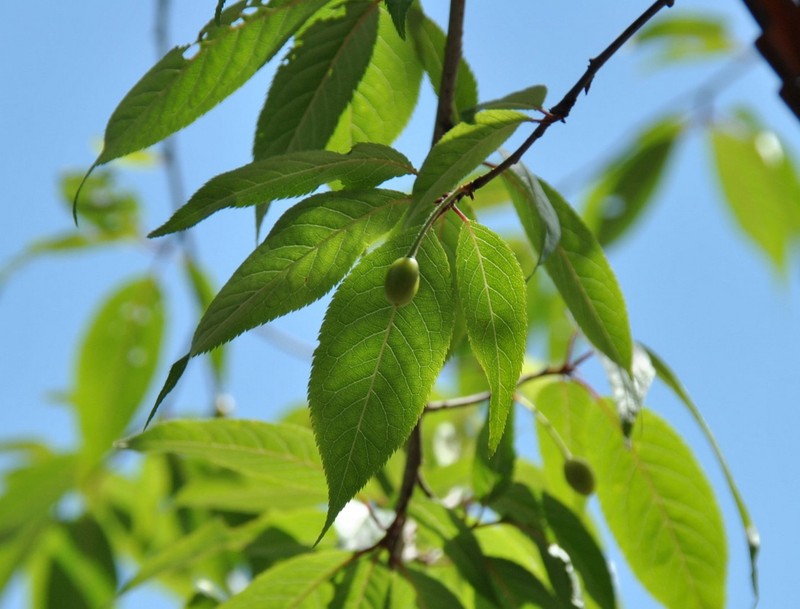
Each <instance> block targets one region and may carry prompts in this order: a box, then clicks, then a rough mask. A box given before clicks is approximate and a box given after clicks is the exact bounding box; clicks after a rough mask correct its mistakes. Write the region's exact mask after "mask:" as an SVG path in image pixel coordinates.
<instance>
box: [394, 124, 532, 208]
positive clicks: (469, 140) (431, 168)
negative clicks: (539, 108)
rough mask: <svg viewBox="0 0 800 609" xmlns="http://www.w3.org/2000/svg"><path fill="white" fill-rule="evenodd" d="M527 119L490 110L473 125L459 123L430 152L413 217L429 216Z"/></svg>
mask: <svg viewBox="0 0 800 609" xmlns="http://www.w3.org/2000/svg"><path fill="white" fill-rule="evenodd" d="M526 120H527V117H526V116H525V115H524V114H520V113H519V112H512V111H510V110H486V111H484V112H480V113H478V114H476V115H475V121H474V122H473V123H459V124H458V125H456V126H455V127H453V128H452V129H451V130H450V131H448V132H447V133H445V134H444V136H443V137H442V139H440V140H439V141H438V142H437V143H436V145H435V146H434V147H433V148H432V149H431V151H430V152H429V153H428V157H427V158H426V159H425V162H424V163H423V164H422V168H421V169H420V171H419V176H418V177H417V180H416V181H415V182H414V190H413V204H412V208H411V211H410V213H409V218H413V217H414V216H420V215H422V216H423V217H424V216H427V214H428V211H429V210H430V209H431V207H432V206H433V203H434V202H435V201H436V200H437V199H438V198H439V197H441V196H442V195H445V194H447V192H448V191H449V190H450V189H451V188H452V187H453V186H455V185H456V184H457V183H458V181H459V180H461V179H462V178H463V177H464V176H466V175H467V174H469V173H470V172H471V171H472V170H473V169H475V168H476V167H477V166H478V165H480V164H481V163H482V162H483V161H484V160H486V157H488V156H489V155H490V154H492V153H493V152H494V151H495V150H497V149H498V148H499V147H500V146H502V145H503V142H505V141H506V140H507V139H508V138H509V137H511V134H512V133H514V131H515V130H516V129H517V127H519V125H520V124H521V123H522V122H524V121H526Z"/></svg>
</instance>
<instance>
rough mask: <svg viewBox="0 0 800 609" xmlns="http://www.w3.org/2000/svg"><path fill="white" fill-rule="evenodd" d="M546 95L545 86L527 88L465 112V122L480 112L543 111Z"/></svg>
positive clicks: (482, 103)
mask: <svg viewBox="0 0 800 609" xmlns="http://www.w3.org/2000/svg"><path fill="white" fill-rule="evenodd" d="M546 95H547V87H545V86H544V85H534V86H532V87H527V88H525V89H522V90H520V91H514V92H513V93H509V94H508V95H505V96H503V97H501V98H499V99H493V100H491V101H487V102H481V103H480V104H478V105H477V106H475V107H474V108H470V109H469V110H467V111H465V112H464V120H467V121H468V120H471V119H470V117H472V116H474V115H475V113H476V112H479V111H480V110H541V109H542V105H543V104H544V98H545V96H546Z"/></svg>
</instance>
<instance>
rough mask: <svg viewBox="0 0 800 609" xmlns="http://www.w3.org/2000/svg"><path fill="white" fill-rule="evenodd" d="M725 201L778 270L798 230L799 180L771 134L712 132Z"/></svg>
mask: <svg viewBox="0 0 800 609" xmlns="http://www.w3.org/2000/svg"><path fill="white" fill-rule="evenodd" d="M711 144H712V148H713V152H714V161H715V163H716V168H717V174H718V176H719V180H720V185H721V186H722V192H723V194H724V195H725V200H726V202H727V203H728V206H729V207H730V209H731V211H732V212H733V215H734V217H735V218H736V221H737V222H738V223H739V227H740V228H741V229H742V231H743V232H744V233H745V234H746V235H747V236H748V237H750V239H752V240H753V241H754V242H755V243H756V245H758V246H759V247H760V248H761V249H762V250H763V252H764V253H765V254H767V256H769V258H770V260H771V261H772V263H773V264H774V265H775V266H776V267H777V269H778V270H784V267H785V264H786V255H787V251H788V249H789V246H790V242H791V240H792V238H793V237H795V236H796V235H797V234H798V232H800V179H798V175H797V171H796V170H795V168H794V167H793V166H792V162H791V160H790V159H789V157H788V155H787V154H786V151H785V150H784V149H783V147H782V145H781V143H780V140H778V138H777V136H776V135H775V134H774V133H772V132H770V131H756V130H755V129H745V128H742V130H741V131H733V130H731V131H727V130H724V129H722V128H715V129H713V130H712V131H711Z"/></svg>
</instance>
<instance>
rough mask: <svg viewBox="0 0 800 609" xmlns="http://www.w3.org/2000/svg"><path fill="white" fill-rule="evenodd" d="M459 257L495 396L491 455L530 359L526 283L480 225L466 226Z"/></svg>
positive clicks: (474, 334)
mask: <svg viewBox="0 0 800 609" xmlns="http://www.w3.org/2000/svg"><path fill="white" fill-rule="evenodd" d="M456 254H457V255H456V285H457V287H458V295H459V301H460V305H461V310H462V311H463V313H464V319H465V321H466V325H467V335H468V336H469V342H470V345H471V347H472V351H473V353H474V354H475V356H476V357H477V359H478V361H479V362H480V364H481V366H482V367H483V371H484V373H485V374H486V378H487V380H488V381H489V388H490V390H491V392H492V396H491V398H490V401H489V454H490V455H491V454H493V453H494V451H495V450H496V449H497V446H498V445H499V444H500V439H501V438H502V436H503V430H504V429H505V424H506V417H507V416H508V412H509V410H510V409H511V406H512V400H513V395H514V391H515V389H516V386H517V381H518V380H519V374H520V371H521V370H522V360H523V358H524V357H525V343H526V340H527V331H528V322H527V302H526V292H525V278H524V277H523V276H522V269H521V268H520V266H519V263H518V262H517V259H516V257H515V256H514V253H513V252H512V251H511V248H509V247H508V245H507V244H506V242H505V241H503V239H501V238H500V237H498V236H497V235H496V234H495V233H494V232H492V231H491V230H490V229H488V228H486V227H484V226H482V225H480V224H477V223H474V222H470V223H469V224H465V225H464V227H463V228H462V229H461V235H460V236H459V239H458V249H457V251H456Z"/></svg>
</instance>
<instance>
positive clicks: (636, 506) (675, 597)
mask: <svg viewBox="0 0 800 609" xmlns="http://www.w3.org/2000/svg"><path fill="white" fill-rule="evenodd" d="M588 412H589V413H591V414H590V416H591V419H590V421H591V423H590V425H591V428H592V437H593V438H594V442H592V443H591V445H590V448H591V454H590V455H589V459H590V461H591V463H592V465H593V466H594V467H595V470H596V475H597V496H598V498H599V499H600V506H601V507H602V508H603V514H604V516H605V518H606V522H607V523H608V525H609V528H610V529H611V532H612V533H613V534H614V538H615V539H616V540H617V543H618V544H619V546H620V548H621V549H622V551H623V553H624V554H625V558H626V559H627V561H628V564H630V566H631V569H632V570H633V572H634V573H635V574H636V576H637V577H638V578H639V580H640V581H641V582H642V583H643V584H644V586H645V587H646V588H647V589H648V590H649V591H650V593H651V594H652V595H653V596H654V597H655V598H656V599H658V600H659V601H660V602H661V603H663V604H664V605H665V606H666V607H668V608H669V609H722V607H724V605H725V567H726V555H727V549H726V540H725V529H724V526H723V523H722V517H721V515H720V512H719V508H718V507H717V502H716V499H715V497H714V493H713V490H712V489H711V487H710V485H709V483H708V481H707V480H706V478H705V476H704V475H703V472H702V471H701V470H700V467H699V466H698V464H697V461H696V460H695V458H694V456H693V455H692V453H691V452H690V450H689V448H688V447H687V446H686V445H685V444H684V443H683V441H682V440H681V439H680V437H679V436H678V435H677V434H676V433H675V432H674V431H673V430H672V429H671V428H670V427H669V426H668V425H667V424H666V423H665V422H664V421H663V420H662V419H660V418H658V417H657V416H656V415H654V414H653V413H652V412H650V411H648V410H643V411H642V412H641V414H640V415H639V417H638V419H637V422H636V426H635V428H634V430H633V433H632V434H631V442H630V446H628V442H627V441H626V440H625V438H624V436H623V434H622V431H621V429H620V427H619V423H618V421H617V417H616V415H615V414H614V413H613V407H612V406H610V405H609V404H608V403H607V402H606V403H603V404H602V408H595V409H592V410H589V411H588Z"/></svg>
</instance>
